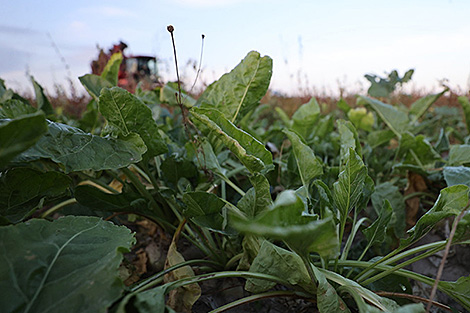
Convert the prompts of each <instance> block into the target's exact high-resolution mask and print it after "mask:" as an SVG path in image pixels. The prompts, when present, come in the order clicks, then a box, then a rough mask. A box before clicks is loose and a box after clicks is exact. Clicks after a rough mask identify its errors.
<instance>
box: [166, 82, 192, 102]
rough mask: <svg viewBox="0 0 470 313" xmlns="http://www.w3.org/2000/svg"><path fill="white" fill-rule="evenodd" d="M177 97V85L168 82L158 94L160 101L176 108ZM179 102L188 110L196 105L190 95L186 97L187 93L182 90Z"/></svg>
mask: <svg viewBox="0 0 470 313" xmlns="http://www.w3.org/2000/svg"><path fill="white" fill-rule="evenodd" d="M178 95H179V90H178V84H177V83H171V82H169V83H166V84H165V86H163V88H162V90H161V92H160V101H161V102H164V103H168V104H169V105H171V106H177V105H178V100H177V99H179V98H178ZM181 102H183V105H184V106H185V107H188V108H191V107H193V106H194V105H195V104H196V100H195V99H194V98H193V97H191V96H190V95H188V93H187V92H185V91H184V90H181Z"/></svg>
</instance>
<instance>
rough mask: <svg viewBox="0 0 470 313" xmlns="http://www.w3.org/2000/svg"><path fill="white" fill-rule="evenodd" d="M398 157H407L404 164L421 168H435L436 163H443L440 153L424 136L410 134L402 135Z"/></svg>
mask: <svg viewBox="0 0 470 313" xmlns="http://www.w3.org/2000/svg"><path fill="white" fill-rule="evenodd" d="M398 155H399V156H403V155H404V156H405V160H404V162H403V163H404V164H412V165H418V166H420V167H424V166H426V165H428V166H431V167H432V166H434V163H435V162H436V161H442V158H441V156H440V155H439V153H437V152H436V150H434V148H433V147H432V145H431V144H430V143H429V142H428V141H427V140H426V139H425V138H424V136H423V135H418V136H416V137H415V136H414V135H413V134H411V133H410V132H405V133H403V134H402V135H401V138H400V141H399V147H398Z"/></svg>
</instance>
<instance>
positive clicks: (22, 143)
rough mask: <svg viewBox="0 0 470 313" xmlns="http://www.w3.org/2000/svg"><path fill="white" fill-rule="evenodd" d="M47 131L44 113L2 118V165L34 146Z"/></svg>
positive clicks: (0, 126) (0, 142)
mask: <svg viewBox="0 0 470 313" xmlns="http://www.w3.org/2000/svg"><path fill="white" fill-rule="evenodd" d="M46 132H47V123H46V118H45V117H44V113H42V112H37V113H33V114H28V115H23V116H20V117H18V118H15V119H0V167H1V166H3V165H5V164H7V163H8V162H9V161H10V160H11V159H13V158H14V157H15V156H16V155H18V154H20V153H21V152H23V151H25V150H27V149H28V148H30V147H31V146H33V145H34V144H35V143H36V142H37V141H38V140H39V138H41V136H42V135H43V134H44V133H46Z"/></svg>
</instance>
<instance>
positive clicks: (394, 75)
mask: <svg viewBox="0 0 470 313" xmlns="http://www.w3.org/2000/svg"><path fill="white" fill-rule="evenodd" d="M413 73H414V70H413V69H411V70H408V71H407V72H406V73H405V74H404V75H403V77H400V76H399V75H398V72H397V71H396V70H393V71H391V72H390V74H388V77H386V78H382V77H379V76H377V75H365V76H364V77H365V78H366V79H367V80H368V81H369V82H370V83H371V86H370V87H369V90H367V93H368V94H369V95H371V96H372V97H384V98H387V97H388V96H389V95H390V94H391V93H392V92H394V91H395V88H396V87H397V85H403V84H404V83H407V82H408V81H410V80H411V77H412V76H413Z"/></svg>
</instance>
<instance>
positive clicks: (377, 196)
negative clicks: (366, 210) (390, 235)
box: [371, 182, 406, 238]
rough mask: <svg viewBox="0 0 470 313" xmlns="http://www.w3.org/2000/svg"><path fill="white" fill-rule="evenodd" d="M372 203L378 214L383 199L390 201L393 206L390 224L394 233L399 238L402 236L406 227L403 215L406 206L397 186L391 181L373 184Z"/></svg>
mask: <svg viewBox="0 0 470 313" xmlns="http://www.w3.org/2000/svg"><path fill="white" fill-rule="evenodd" d="M371 199H372V205H373V207H374V209H375V212H376V213H377V216H380V215H381V214H382V213H381V212H382V209H383V203H384V200H387V201H388V202H390V204H391V206H392V208H393V215H392V218H391V220H390V226H389V227H393V228H394V232H395V235H396V236H397V237H398V238H400V237H402V236H403V233H404V232H405V227H406V221H405V215H406V211H405V210H406V207H405V200H404V199H403V195H402V194H401V193H400V190H399V189H398V187H396V186H395V185H393V184H392V183H391V182H385V183H382V184H379V185H377V186H375V191H374V193H373V194H372V197H371Z"/></svg>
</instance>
